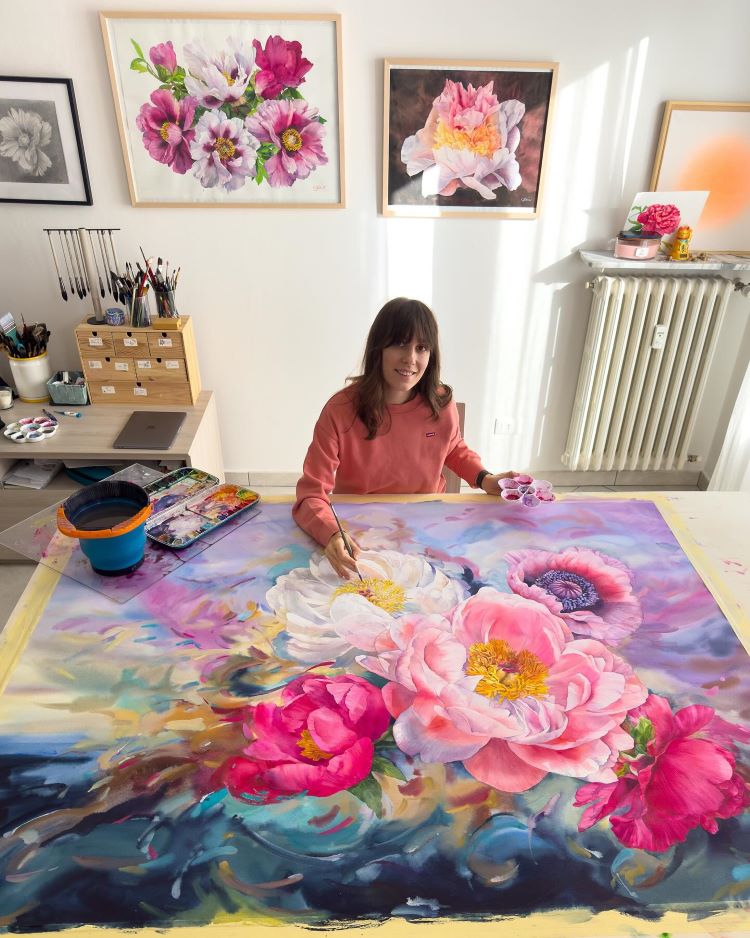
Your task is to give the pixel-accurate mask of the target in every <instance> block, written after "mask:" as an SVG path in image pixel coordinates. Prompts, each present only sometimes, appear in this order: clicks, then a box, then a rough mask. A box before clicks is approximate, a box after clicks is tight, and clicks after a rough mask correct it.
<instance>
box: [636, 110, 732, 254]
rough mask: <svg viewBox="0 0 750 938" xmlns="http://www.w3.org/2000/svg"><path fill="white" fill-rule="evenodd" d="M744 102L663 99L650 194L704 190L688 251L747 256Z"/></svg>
mask: <svg viewBox="0 0 750 938" xmlns="http://www.w3.org/2000/svg"><path fill="white" fill-rule="evenodd" d="M748 167H750V103H743V102H732V101H667V102H666V103H665V106H664V117H663V119H662V125H661V133H660V134H659V142H658V145H657V148H656V158H655V160H654V168H653V171H652V173H651V184H650V189H651V191H662V190H670V191H673V190H700V189H703V190H708V192H709V196H708V200H707V202H706V207H705V208H704V210H703V213H702V215H701V217H700V221H699V222H698V224H697V225H696V228H695V232H694V234H693V239H692V242H691V245H690V247H691V249H692V250H696V251H703V252H706V253H714V254H716V253H718V254H742V255H750V169H748Z"/></svg>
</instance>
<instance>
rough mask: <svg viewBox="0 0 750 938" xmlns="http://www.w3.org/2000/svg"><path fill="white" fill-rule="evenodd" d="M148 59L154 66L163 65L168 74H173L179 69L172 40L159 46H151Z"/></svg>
mask: <svg viewBox="0 0 750 938" xmlns="http://www.w3.org/2000/svg"><path fill="white" fill-rule="evenodd" d="M148 57H149V58H150V59H151V61H152V62H153V63H154V65H162V66H163V67H164V68H166V70H167V71H168V72H173V71H174V70H175V69H176V68H177V56H176V55H175V51H174V46H173V45H172V41H171V40H169V41H167V42H160V43H159V45H158V46H151V48H150V49H149V50H148Z"/></svg>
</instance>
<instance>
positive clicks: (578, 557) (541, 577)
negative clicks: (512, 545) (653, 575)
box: [505, 547, 643, 642]
mask: <svg viewBox="0 0 750 938" xmlns="http://www.w3.org/2000/svg"><path fill="white" fill-rule="evenodd" d="M505 559H506V561H507V562H508V585H509V586H510V588H511V589H512V590H513V592H514V593H518V594H519V596H526V597H527V598H528V599H535V600H536V601H537V602H540V603H543V604H544V605H545V606H546V607H547V608H548V609H549V610H551V611H552V612H554V613H556V614H557V615H558V616H560V617H561V618H562V619H564V620H565V622H566V624H567V625H568V627H569V628H570V629H571V631H572V632H574V633H575V634H576V635H590V636H591V637H592V638H598V639H600V640H601V641H604V642H619V641H622V640H623V639H624V638H627V637H628V635H630V634H631V633H632V632H634V631H635V630H636V629H637V628H639V626H640V625H641V623H642V621H643V613H642V611H641V604H640V602H639V601H638V598H637V597H636V595H635V594H634V593H633V587H632V582H631V573H630V570H629V569H628V568H627V567H626V566H625V564H623V563H620V561H619V560H615V558H614V557H608V556H607V555H606V554H602V553H600V552H599V551H597V550H588V549H587V548H584V547H569V548H567V550H563V551H560V552H559V553H552V552H550V551H546V550H517V551H511V552H510V553H508V554H506V555H505Z"/></svg>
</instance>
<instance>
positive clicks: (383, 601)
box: [333, 576, 406, 614]
mask: <svg viewBox="0 0 750 938" xmlns="http://www.w3.org/2000/svg"><path fill="white" fill-rule="evenodd" d="M343 593H358V594H359V595H360V596H364V598H365V599H367V600H368V601H369V602H371V603H372V604H373V606H379V607H380V608H381V609H383V610H385V611H386V612H390V613H391V614H394V613H396V612H401V610H402V609H403V608H404V606H405V605H406V592H405V591H404V590H403V589H402V588H401V587H400V586H398V584H396V583H394V582H393V581H392V580H379V579H377V577H374V576H368V577H365V578H364V580H349V581H348V582H346V583H344V585H343V586H339V588H338V589H337V590H336V591H335V592H334V594H333V598H334V599H335V598H336V596H341V595H342V594H343Z"/></svg>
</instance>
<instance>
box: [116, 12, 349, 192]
mask: <svg viewBox="0 0 750 938" xmlns="http://www.w3.org/2000/svg"><path fill="white" fill-rule="evenodd" d="M100 18H101V26H102V32H103V35H104V45H105V49H106V54H107V62H108V65H109V73H110V79H111V82H112V93H113V96H114V103H115V114H116V118H117V123H118V126H119V131H120V141H121V144H122V150H123V156H124V159H125V168H126V171H127V177H128V186H129V188H130V198H131V201H132V203H133V205H154V206H157V205H158V206H196V205H207V206H242V207H250V206H254V205H255V206H262V207H266V208H268V207H274V206H279V207H286V208H341V207H343V205H344V164H343V147H342V140H343V131H342V115H343V108H342V99H341V24H340V17H339V16H337V15H335V14H330V15H329V14H320V15H317V14H316V15H313V14H311V15H306V14H298V13H274V14H272V15H271V14H262V15H260V16H258V15H253V14H245V13H210V14H208V13H207V14H201V13H184V14H183V13H172V14H169V15H164V14H158V13H155V14H151V13H102V14H100Z"/></svg>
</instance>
